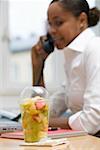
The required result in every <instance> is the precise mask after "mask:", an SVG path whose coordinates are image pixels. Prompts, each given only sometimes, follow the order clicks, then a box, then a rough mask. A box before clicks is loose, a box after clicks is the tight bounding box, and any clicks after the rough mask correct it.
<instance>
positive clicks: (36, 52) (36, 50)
mask: <svg viewBox="0 0 100 150" xmlns="http://www.w3.org/2000/svg"><path fill="white" fill-rule="evenodd" d="M41 39H42V40H45V39H46V36H42V37H40V40H39V41H38V43H37V44H36V45H34V46H33V47H32V51H31V58H32V72H33V85H42V86H43V85H44V83H43V67H44V61H45V59H46V58H47V56H48V54H47V53H46V52H45V51H44V50H43V48H42V43H41Z"/></svg>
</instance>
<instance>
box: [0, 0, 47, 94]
mask: <svg viewBox="0 0 100 150" xmlns="http://www.w3.org/2000/svg"><path fill="white" fill-rule="evenodd" d="M48 4H49V1H47V0H4V1H3V0H0V51H1V55H0V66H1V67H0V82H1V84H0V94H1V95H6V94H11V95H12V94H14V95H16V94H19V92H20V91H21V90H22V89H23V88H24V87H25V86H27V85H31V84H32V71H31V57H30V51H31V47H32V45H34V44H35V43H36V41H37V39H38V37H39V35H41V34H45V32H46V31H45V28H46V26H45V20H46V11H47V8H48Z"/></svg>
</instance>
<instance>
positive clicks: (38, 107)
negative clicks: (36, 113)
mask: <svg viewBox="0 0 100 150" xmlns="http://www.w3.org/2000/svg"><path fill="white" fill-rule="evenodd" d="M35 105H36V108H37V109H42V108H43V107H44V106H45V105H46V103H45V102H44V101H37V102H36V103H35Z"/></svg>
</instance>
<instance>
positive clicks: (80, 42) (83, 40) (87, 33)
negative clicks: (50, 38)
mask: <svg viewBox="0 0 100 150" xmlns="http://www.w3.org/2000/svg"><path fill="white" fill-rule="evenodd" d="M94 36H95V33H94V32H93V31H92V29H90V28H87V29H86V30H84V31H83V32H82V33H80V34H79V35H78V36H77V37H76V38H75V39H74V40H73V41H72V42H71V43H70V44H69V45H68V46H67V47H65V48H64V50H65V51H66V49H71V50H74V51H78V52H83V51H84V49H85V48H86V46H87V44H88V42H89V41H90V40H91V39H92V38H93V37H94Z"/></svg>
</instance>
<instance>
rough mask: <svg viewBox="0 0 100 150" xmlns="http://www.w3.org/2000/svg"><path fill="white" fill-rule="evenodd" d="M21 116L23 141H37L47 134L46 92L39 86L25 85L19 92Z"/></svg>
mask: <svg viewBox="0 0 100 150" xmlns="http://www.w3.org/2000/svg"><path fill="white" fill-rule="evenodd" d="M20 107H21V118H22V127H23V132H24V140H25V142H31V143H32V142H37V141H40V140H42V139H44V138H47V134H48V124H49V122H48V120H49V119H48V114H49V105H48V92H47V90H46V89H45V88H43V87H40V86H33V87H26V88H25V89H24V90H23V91H22V93H21V103H20Z"/></svg>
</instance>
